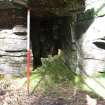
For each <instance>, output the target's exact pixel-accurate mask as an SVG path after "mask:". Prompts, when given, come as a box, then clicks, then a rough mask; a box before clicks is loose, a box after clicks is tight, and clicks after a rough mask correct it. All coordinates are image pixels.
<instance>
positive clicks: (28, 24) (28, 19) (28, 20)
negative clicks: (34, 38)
mask: <svg viewBox="0 0 105 105" xmlns="http://www.w3.org/2000/svg"><path fill="white" fill-rule="evenodd" d="M29 86H30V8H28V9H27V93H28V94H29Z"/></svg>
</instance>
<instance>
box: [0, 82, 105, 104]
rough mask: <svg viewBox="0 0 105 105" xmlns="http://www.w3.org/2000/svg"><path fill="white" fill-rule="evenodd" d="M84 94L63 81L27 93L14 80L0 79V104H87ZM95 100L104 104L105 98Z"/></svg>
mask: <svg viewBox="0 0 105 105" xmlns="http://www.w3.org/2000/svg"><path fill="white" fill-rule="evenodd" d="M86 95H87V93H86V92H83V91H79V90H77V91H76V92H75V89H73V88H70V87H67V86H65V85H64V84H63V83H62V84H61V85H59V86H58V87H56V88H55V87H48V88H47V89H45V91H41V90H37V91H35V92H34V93H33V94H32V95H27V92H26V89H25V87H24V86H23V87H21V88H20V87H19V86H18V82H17V81H16V80H0V105H87V102H86ZM97 100H98V101H97V102H98V103H97V105H105V100H103V99H101V98H97Z"/></svg>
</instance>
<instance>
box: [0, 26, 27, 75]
mask: <svg viewBox="0 0 105 105" xmlns="http://www.w3.org/2000/svg"><path fill="white" fill-rule="evenodd" d="M25 65H26V28H25V27H24V26H22V25H17V26H15V27H14V28H13V29H8V30H7V29H1V31H0V73H9V74H11V73H14V74H17V73H19V72H20V70H22V69H24V68H25Z"/></svg>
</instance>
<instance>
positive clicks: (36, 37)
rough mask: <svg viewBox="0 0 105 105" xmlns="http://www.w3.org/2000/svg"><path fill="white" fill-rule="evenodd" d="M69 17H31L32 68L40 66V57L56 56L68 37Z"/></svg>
mask: <svg viewBox="0 0 105 105" xmlns="http://www.w3.org/2000/svg"><path fill="white" fill-rule="evenodd" d="M70 20H71V18H70V17H69V16H62V17H60V16H48V17H31V46H32V53H33V68H34V69H35V68H37V67H38V66H41V65H42V63H41V57H42V58H46V57H47V56H48V55H56V54H58V49H63V46H64V44H65V42H66V40H67V39H68V37H67V36H70V33H69V31H70Z"/></svg>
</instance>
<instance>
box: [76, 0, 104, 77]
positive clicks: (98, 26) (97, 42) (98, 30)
mask: <svg viewBox="0 0 105 105" xmlns="http://www.w3.org/2000/svg"><path fill="white" fill-rule="evenodd" d="M104 2H105V1H103V0H100V1H95V0H93V2H91V0H86V10H85V12H84V13H85V14H86V13H87V11H91V15H88V18H87V19H86V17H85V15H84V16H82V19H79V17H78V20H79V21H78V22H77V23H76V24H77V27H80V30H79V28H78V29H76V31H75V32H76V33H75V36H76V37H77V36H78V38H77V39H76V41H77V45H78V47H77V50H78V52H79V53H78V56H79V58H78V67H79V70H80V71H82V72H84V73H86V74H87V75H89V76H95V75H97V74H99V73H102V72H105V34H104V33H105V29H104V27H105V16H104V14H105V7H104V6H103V4H104ZM88 4H91V5H88ZM92 14H93V16H94V17H93V16H92ZM81 28H82V29H81Z"/></svg>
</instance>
